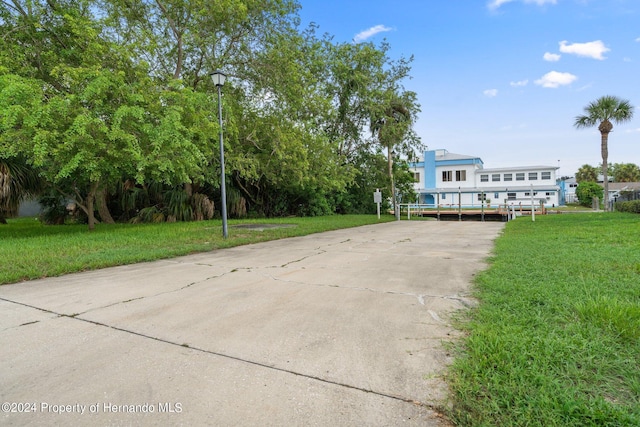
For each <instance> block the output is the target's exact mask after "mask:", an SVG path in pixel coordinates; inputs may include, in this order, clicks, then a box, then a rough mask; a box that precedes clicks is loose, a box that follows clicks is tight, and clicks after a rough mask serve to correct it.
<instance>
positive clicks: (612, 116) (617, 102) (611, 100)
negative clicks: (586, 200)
mask: <svg viewBox="0 0 640 427" xmlns="http://www.w3.org/2000/svg"><path fill="white" fill-rule="evenodd" d="M584 111H585V112H586V113H587V114H586V115H584V116H577V117H576V121H575V123H574V126H575V127H577V128H578V129H582V128H587V127H594V126H596V125H597V126H598V130H599V131H600V151H601V153H602V176H603V178H604V199H605V204H604V206H605V210H609V178H608V176H607V158H608V157H609V147H608V143H609V133H611V131H612V130H613V124H612V123H611V122H612V121H613V122H614V123H616V124H620V123H624V122H627V121H629V120H631V118H633V106H632V105H631V104H630V103H629V101H628V100H626V99H620V98H618V97H616V96H611V95H605V96H603V97H601V98H598V99H596V100H595V101H593V102H591V103H589V105H587V106H586V107H585V108H584Z"/></svg>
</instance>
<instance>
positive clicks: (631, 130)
mask: <svg viewBox="0 0 640 427" xmlns="http://www.w3.org/2000/svg"><path fill="white" fill-rule="evenodd" d="M636 132H640V128H635V129H627V130H625V131H624V133H636Z"/></svg>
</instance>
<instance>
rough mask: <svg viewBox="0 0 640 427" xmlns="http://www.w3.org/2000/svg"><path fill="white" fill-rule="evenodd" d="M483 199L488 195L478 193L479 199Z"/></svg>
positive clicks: (480, 200)
mask: <svg viewBox="0 0 640 427" xmlns="http://www.w3.org/2000/svg"><path fill="white" fill-rule="evenodd" d="M483 200H487V195H486V194H484V193H478V201H479V202H482V201H483Z"/></svg>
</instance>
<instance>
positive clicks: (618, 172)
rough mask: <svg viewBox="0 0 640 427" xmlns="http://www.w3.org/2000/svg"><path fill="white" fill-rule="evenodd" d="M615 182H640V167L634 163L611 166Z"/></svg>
mask: <svg viewBox="0 0 640 427" xmlns="http://www.w3.org/2000/svg"><path fill="white" fill-rule="evenodd" d="M611 175H612V176H613V181H614V182H638V181H640V167H638V165H636V164H634V163H614V164H612V165H611Z"/></svg>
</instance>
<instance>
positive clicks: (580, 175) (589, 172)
mask: <svg viewBox="0 0 640 427" xmlns="http://www.w3.org/2000/svg"><path fill="white" fill-rule="evenodd" d="M599 173H600V171H599V169H598V168H596V167H593V166H591V165H586V164H585V165H582V166H580V169H578V172H576V181H577V182H578V183H581V182H598V174H599Z"/></svg>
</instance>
